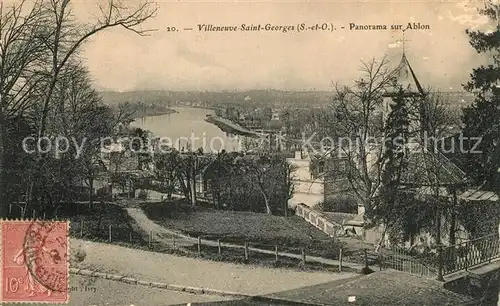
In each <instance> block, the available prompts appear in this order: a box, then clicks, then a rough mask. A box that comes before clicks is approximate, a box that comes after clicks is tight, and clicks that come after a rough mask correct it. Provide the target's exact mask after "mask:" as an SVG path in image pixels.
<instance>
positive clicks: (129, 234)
mask: <svg viewBox="0 0 500 306" xmlns="http://www.w3.org/2000/svg"><path fill="white" fill-rule="evenodd" d="M128 240H129V241H130V243H132V232H129V233H128Z"/></svg>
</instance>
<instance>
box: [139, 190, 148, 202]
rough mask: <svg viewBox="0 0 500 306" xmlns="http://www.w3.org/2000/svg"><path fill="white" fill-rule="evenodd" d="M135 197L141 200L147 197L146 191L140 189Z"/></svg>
mask: <svg viewBox="0 0 500 306" xmlns="http://www.w3.org/2000/svg"><path fill="white" fill-rule="evenodd" d="M137 198H139V199H141V200H146V199H147V198H148V193H147V192H146V190H140V191H139V194H138V195H137Z"/></svg>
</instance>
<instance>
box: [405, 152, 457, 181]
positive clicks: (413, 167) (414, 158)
mask: <svg viewBox="0 0 500 306" xmlns="http://www.w3.org/2000/svg"><path fill="white" fill-rule="evenodd" d="M407 149H408V151H409V154H408V160H407V163H408V165H407V170H406V171H404V173H403V174H402V177H401V183H402V184H403V185H407V186H435V187H437V186H441V187H448V186H457V185H464V184H465V183H466V182H467V176H466V174H465V173H464V172H463V171H462V170H461V169H460V168H459V167H457V165H455V164H454V163H453V162H451V161H450V160H449V159H448V158H446V157H445V156H444V155H443V154H441V153H440V152H439V151H437V150H432V149H429V148H427V147H426V146H425V145H420V144H418V143H414V144H412V145H411V146H409V147H408V148H407Z"/></svg>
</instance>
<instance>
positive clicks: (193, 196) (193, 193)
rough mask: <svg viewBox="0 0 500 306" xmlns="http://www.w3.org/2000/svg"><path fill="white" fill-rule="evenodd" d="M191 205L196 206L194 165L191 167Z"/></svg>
mask: <svg viewBox="0 0 500 306" xmlns="http://www.w3.org/2000/svg"><path fill="white" fill-rule="evenodd" d="M191 180H192V183H191V205H192V206H196V172H195V168H194V165H192V167H191Z"/></svg>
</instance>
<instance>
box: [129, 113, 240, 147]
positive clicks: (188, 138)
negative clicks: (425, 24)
mask: <svg viewBox="0 0 500 306" xmlns="http://www.w3.org/2000/svg"><path fill="white" fill-rule="evenodd" d="M173 109H175V110H176V111H177V113H172V114H167V115H160V116H149V117H144V118H139V119H136V120H134V121H133V122H132V123H131V126H133V127H139V128H142V129H145V130H148V131H150V132H151V133H153V134H154V135H155V136H157V137H161V138H162V141H163V143H164V144H169V143H170V144H171V145H172V146H173V147H175V148H177V149H179V150H181V149H183V148H184V149H187V148H188V147H191V148H193V149H194V150H197V149H199V148H202V149H203V152H218V151H221V150H222V149H225V150H226V151H239V150H240V149H241V144H240V138H238V137H237V136H231V135H227V134H226V133H225V132H223V131H221V130H220V129H219V128H218V127H217V126H215V125H213V124H211V123H208V122H206V121H205V117H206V115H208V114H212V115H213V114H214V111H212V110H209V109H204V108H193V107H173Z"/></svg>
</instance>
